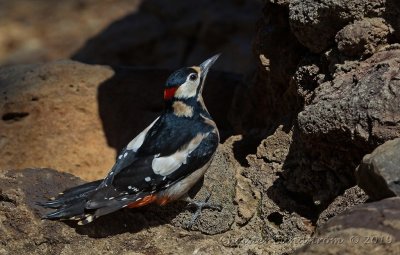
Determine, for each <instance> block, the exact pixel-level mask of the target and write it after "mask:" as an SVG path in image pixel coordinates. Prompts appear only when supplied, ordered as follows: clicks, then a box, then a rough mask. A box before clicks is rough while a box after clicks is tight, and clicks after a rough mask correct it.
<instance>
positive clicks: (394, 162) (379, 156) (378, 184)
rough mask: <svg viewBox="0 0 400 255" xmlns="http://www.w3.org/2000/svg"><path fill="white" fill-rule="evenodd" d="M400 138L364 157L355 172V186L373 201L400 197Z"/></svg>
mask: <svg viewBox="0 0 400 255" xmlns="http://www.w3.org/2000/svg"><path fill="white" fill-rule="evenodd" d="M399 152H400V138H397V139H394V140H391V141H388V142H386V143H384V144H382V145H381V146H379V147H378V148H376V149H375V150H374V151H373V152H372V153H371V154H367V155H365V156H364V158H363V160H362V162H361V164H360V166H359V167H358V168H357V170H356V178H357V184H358V186H360V187H361V188H362V189H363V190H365V192H366V193H367V194H368V196H369V197H370V198H371V199H373V200H380V199H383V198H387V197H393V196H400V157H399V156H400V155H399Z"/></svg>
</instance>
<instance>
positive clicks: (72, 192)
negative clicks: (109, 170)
mask: <svg viewBox="0 0 400 255" xmlns="http://www.w3.org/2000/svg"><path fill="white" fill-rule="evenodd" d="M101 182H102V180H98V181H94V182H89V183H85V184H82V185H79V186H77V187H73V188H70V189H67V190H65V191H64V192H63V193H61V194H60V195H59V196H57V197H56V198H55V199H54V200H50V201H46V202H39V203H37V204H38V205H40V206H42V207H45V208H52V209H57V210H56V211H54V212H51V213H49V214H47V215H44V216H43V218H44V219H51V220H56V219H82V218H84V217H85V216H84V215H85V204H86V202H87V197H88V195H89V194H90V193H92V192H93V191H94V190H96V188H97V187H98V186H99V185H100V183H101Z"/></svg>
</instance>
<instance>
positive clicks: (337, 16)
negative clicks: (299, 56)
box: [289, 0, 386, 53]
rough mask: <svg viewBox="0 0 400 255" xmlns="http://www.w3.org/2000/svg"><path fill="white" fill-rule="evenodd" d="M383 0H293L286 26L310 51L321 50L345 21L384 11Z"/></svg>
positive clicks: (328, 43) (328, 44)
mask: <svg viewBox="0 0 400 255" xmlns="http://www.w3.org/2000/svg"><path fill="white" fill-rule="evenodd" d="M385 2H386V1H385V0H368V1H364V0H353V1H345V0H328V1H324V2H321V1H316V0H308V1H302V0H293V1H290V5H289V11H290V12H289V20H290V26H291V28H292V31H293V33H294V34H295V35H296V37H297V39H298V40H299V41H300V42H301V43H302V44H303V45H304V46H306V47H307V48H308V49H309V50H310V51H311V52H314V53H321V52H323V51H325V50H327V49H328V48H329V47H330V46H332V44H333V38H334V37H335V35H336V33H337V32H338V31H339V30H340V29H341V28H342V27H344V26H345V25H346V24H348V23H349V22H352V21H354V20H359V19H362V18H364V17H379V16H382V15H383V14H384V11H385Z"/></svg>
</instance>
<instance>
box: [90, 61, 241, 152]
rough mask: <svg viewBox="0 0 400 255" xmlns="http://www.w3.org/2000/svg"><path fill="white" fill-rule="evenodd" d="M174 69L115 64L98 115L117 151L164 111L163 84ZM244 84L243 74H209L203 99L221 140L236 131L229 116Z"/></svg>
mask: <svg viewBox="0 0 400 255" xmlns="http://www.w3.org/2000/svg"><path fill="white" fill-rule="evenodd" d="M171 72H172V71H170V70H164V69H143V68H125V67H124V68H122V67H115V68H114V75H113V76H112V77H111V78H110V79H108V80H106V81H105V82H103V83H102V84H100V86H99V88H98V96H97V99H98V105H99V114H100V118H101V121H102V124H103V129H104V133H105V135H106V137H107V142H108V144H109V145H110V146H111V147H113V148H115V149H116V150H117V152H119V151H120V150H121V149H122V148H123V147H124V146H126V144H127V143H128V142H129V141H130V140H131V139H133V138H134V137H135V136H136V135H137V134H138V133H139V132H141V131H142V130H143V129H144V128H145V127H146V126H147V125H149V124H150V123H151V122H152V121H153V120H154V119H155V118H156V117H158V116H159V115H160V114H161V113H162V111H163V107H164V105H163V104H164V102H163V100H162V93H163V84H164V83H165V81H166V79H167V78H168V76H169V75H170V74H171ZM242 85H243V83H242V81H241V76H240V75H235V74H231V73H226V72H210V74H209V75H208V77H207V81H206V85H205V89H204V101H205V104H206V105H207V108H208V110H209V111H210V114H211V116H213V118H214V120H215V122H216V123H217V126H218V128H219V130H220V134H221V140H222V141H224V140H225V139H226V138H227V137H229V136H230V135H232V133H233V126H232V124H231V122H230V121H229V119H228V115H229V113H230V110H231V104H232V100H233V96H234V93H235V90H236V88H237V87H239V86H242Z"/></svg>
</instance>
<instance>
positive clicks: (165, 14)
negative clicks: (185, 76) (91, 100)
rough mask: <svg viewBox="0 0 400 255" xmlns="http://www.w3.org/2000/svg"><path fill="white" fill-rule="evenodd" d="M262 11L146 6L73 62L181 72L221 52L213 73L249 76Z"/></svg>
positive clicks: (235, 5)
mask: <svg viewBox="0 0 400 255" xmlns="http://www.w3.org/2000/svg"><path fill="white" fill-rule="evenodd" d="M260 8H261V5H260V2H259V1H257V0H250V1H233V0H222V1H213V0H203V1H194V2H193V1H192V2H189V1H186V0H175V1H174V3H173V4H172V5H171V4H170V3H169V2H166V1H163V0H147V1H143V2H142V3H141V4H140V6H139V7H138V10H137V12H134V13H131V14H130V15H127V16H125V17H123V18H121V19H119V20H117V21H115V22H113V23H111V24H110V25H109V26H108V27H107V28H106V29H104V30H103V31H102V32H101V33H99V34H98V35H96V36H94V37H92V38H90V40H88V41H87V43H86V44H85V45H84V46H83V47H82V48H80V49H79V50H78V51H77V52H76V53H75V54H74V55H73V56H72V58H73V59H75V60H79V61H83V62H85V63H90V64H113V65H115V64H118V65H121V64H122V65H133V66H137V65H141V66H143V65H146V66H152V67H163V68H176V67H177V66H187V65H193V63H198V62H199V63H200V61H203V60H204V59H205V58H206V57H205V56H212V55H214V54H216V53H218V52H220V53H222V56H223V57H221V58H220V59H219V60H218V62H217V63H216V64H215V65H214V66H213V68H214V69H216V70H223V71H229V72H236V73H241V74H244V73H246V72H247V71H248V70H251V69H252V68H253V67H254V60H253V56H252V54H251V39H252V37H253V35H254V27H255V23H256V21H257V19H258V16H259V9H260ZM144 31H146V33H144Z"/></svg>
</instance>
